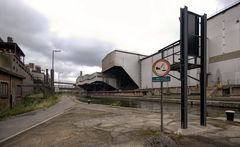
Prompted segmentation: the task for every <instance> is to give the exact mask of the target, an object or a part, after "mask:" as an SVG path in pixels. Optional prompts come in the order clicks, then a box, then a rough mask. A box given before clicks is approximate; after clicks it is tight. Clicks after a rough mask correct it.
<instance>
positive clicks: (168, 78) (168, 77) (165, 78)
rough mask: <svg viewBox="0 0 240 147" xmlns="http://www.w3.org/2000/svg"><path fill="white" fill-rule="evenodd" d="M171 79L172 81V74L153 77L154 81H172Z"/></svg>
mask: <svg viewBox="0 0 240 147" xmlns="http://www.w3.org/2000/svg"><path fill="white" fill-rule="evenodd" d="M170 81H171V77H170V76H164V77H152V82H170Z"/></svg>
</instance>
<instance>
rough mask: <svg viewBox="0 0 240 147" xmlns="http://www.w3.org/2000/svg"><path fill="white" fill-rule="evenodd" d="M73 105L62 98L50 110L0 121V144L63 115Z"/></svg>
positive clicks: (66, 98) (37, 111)
mask: <svg viewBox="0 0 240 147" xmlns="http://www.w3.org/2000/svg"><path fill="white" fill-rule="evenodd" d="M74 104H75V103H74V102H73V100H72V99H71V98H70V97H67V96H64V97H62V98H61V99H60V102H58V103H57V104H56V105H54V106H52V107H50V108H47V109H41V110H35V111H32V112H28V113H24V114H22V115H18V116H16V117H12V118H10V119H7V120H3V121H0V142H3V141H4V140H6V139H8V138H11V137H12V136H15V135H16V134H19V133H21V132H24V131H25V130H28V129H30V128H32V127H34V126H36V125H38V124H41V123H42V122H45V121H47V120H49V119H51V118H53V117H55V116H57V115H60V114H62V113H64V112H65V111H66V110H68V109H69V108H71V107H72V106H73V105H74Z"/></svg>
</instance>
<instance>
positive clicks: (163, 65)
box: [152, 59, 170, 77]
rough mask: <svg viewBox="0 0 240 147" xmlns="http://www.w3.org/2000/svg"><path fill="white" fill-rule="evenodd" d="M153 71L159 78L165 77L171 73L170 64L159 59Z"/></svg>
mask: <svg viewBox="0 0 240 147" xmlns="http://www.w3.org/2000/svg"><path fill="white" fill-rule="evenodd" d="M152 71H153V73H154V74H155V75H156V76H158V77H162V76H165V75H167V74H168V73H169V72H170V63H169V62H168V61H167V60H164V59H159V60H157V61H156V62H154V64H153V65H152Z"/></svg>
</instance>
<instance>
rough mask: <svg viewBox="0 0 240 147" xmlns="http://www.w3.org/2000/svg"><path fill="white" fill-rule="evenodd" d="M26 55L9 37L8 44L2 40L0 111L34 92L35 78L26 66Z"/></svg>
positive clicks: (0, 53) (0, 41)
mask: <svg viewBox="0 0 240 147" xmlns="http://www.w3.org/2000/svg"><path fill="white" fill-rule="evenodd" d="M24 57H25V54H24V53H23V51H22V50H21V48H20V47H19V46H18V44H16V43H14V42H13V41H12V38H10V37H8V41H7V42H3V41H2V40H1V39H0V109H3V108H5V107H9V106H14V105H15V104H17V103H18V102H20V100H21V98H22V97H23V96H25V95H27V94H31V93H32V92H33V88H32V87H24V86H23V85H32V84H33V78H32V76H31V74H30V72H29V71H28V70H27V68H26V67H25V65H24Z"/></svg>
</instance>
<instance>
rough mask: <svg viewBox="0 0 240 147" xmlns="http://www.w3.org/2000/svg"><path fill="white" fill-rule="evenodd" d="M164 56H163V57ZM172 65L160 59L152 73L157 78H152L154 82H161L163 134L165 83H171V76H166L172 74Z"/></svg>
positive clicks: (155, 63) (154, 65) (153, 66)
mask: <svg viewBox="0 0 240 147" xmlns="http://www.w3.org/2000/svg"><path fill="white" fill-rule="evenodd" d="M162 56H163V55H162ZM170 70H171V69H170V63H169V62H168V61H167V60H164V59H159V60H157V61H156V62H154V64H153V65H152V71H153V73H154V74H155V75H156V76H157V77H152V82H160V84H161V94H160V105H161V132H163V98H162V94H163V82H169V81H170V80H171V78H170V76H166V75H167V74H168V73H169V72H170Z"/></svg>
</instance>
